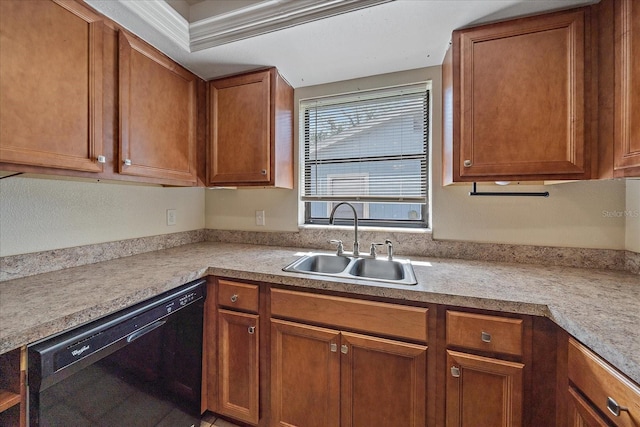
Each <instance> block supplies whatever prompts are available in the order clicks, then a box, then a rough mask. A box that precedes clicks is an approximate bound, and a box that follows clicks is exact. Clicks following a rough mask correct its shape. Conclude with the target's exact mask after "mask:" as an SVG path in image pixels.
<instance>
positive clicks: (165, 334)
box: [28, 280, 206, 427]
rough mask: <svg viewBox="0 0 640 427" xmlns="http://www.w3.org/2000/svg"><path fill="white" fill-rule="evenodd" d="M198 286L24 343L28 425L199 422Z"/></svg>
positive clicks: (200, 286) (187, 426)
mask: <svg viewBox="0 0 640 427" xmlns="http://www.w3.org/2000/svg"><path fill="white" fill-rule="evenodd" d="M204 285H205V281H204V280H200V281H197V282H192V283H189V284H187V285H184V286H182V287H180V288H178V289H175V290H172V291H169V292H166V293H164V294H162V295H159V296H158V297H156V298H153V299H151V300H148V301H146V302H144V303H141V304H138V305H136V306H133V307H131V308H128V309H125V310H123V311H121V312H118V313H115V314H113V315H110V316H108V317H105V318H103V319H100V320H97V321H95V322H92V323H89V324H87V325H84V326H82V327H80V328H77V329H74V330H72V331H69V332H66V333H64V334H62V335H58V336H56V337H53V338H51V339H46V340H44V341H41V342H38V343H35V344H33V345H30V346H29V347H28V359H29V371H28V372H29V379H28V388H29V409H28V410H29V422H30V426H32V427H35V426H51V427H53V426H65V427H68V426H74V427H79V426H105V427H111V426H175V427H181V426H184V427H191V426H199V425H200V415H201V414H200V391H201V375H202V374H201V372H202V362H201V361H202V321H203V309H204V299H205V296H206V295H205V291H206V287H205V286H204Z"/></svg>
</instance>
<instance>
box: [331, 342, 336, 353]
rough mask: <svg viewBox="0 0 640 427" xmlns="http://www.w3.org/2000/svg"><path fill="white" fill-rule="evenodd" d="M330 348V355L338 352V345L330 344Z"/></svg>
mask: <svg viewBox="0 0 640 427" xmlns="http://www.w3.org/2000/svg"><path fill="white" fill-rule="evenodd" d="M330 348H331V353H337V352H338V344H336V343H334V342H332V343H331V346H330Z"/></svg>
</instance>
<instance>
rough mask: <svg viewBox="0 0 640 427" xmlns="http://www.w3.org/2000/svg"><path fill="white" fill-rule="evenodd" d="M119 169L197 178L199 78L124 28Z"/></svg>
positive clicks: (190, 181)
mask: <svg viewBox="0 0 640 427" xmlns="http://www.w3.org/2000/svg"><path fill="white" fill-rule="evenodd" d="M119 72H120V78H119V87H120V150H119V153H120V161H119V173H121V174H125V175H134V176H139V177H148V178H160V179H165V180H169V181H170V183H172V184H176V185H195V184H196V181H197V161H196V152H197V90H198V85H197V79H198V78H197V77H196V76H195V75H194V74H192V73H190V72H189V71H187V70H185V69H184V68H182V67H180V66H179V65H177V64H176V63H175V62H173V61H171V60H169V59H168V58H166V57H165V56H164V55H162V54H161V53H159V52H158V51H156V50H155V49H154V48H152V47H151V46H149V45H148V44H146V43H145V42H143V41H140V40H139V39H137V38H135V37H133V36H131V35H129V34H127V33H125V32H124V31H122V30H121V31H120V36H119Z"/></svg>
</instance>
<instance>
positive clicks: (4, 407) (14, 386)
mask: <svg viewBox="0 0 640 427" xmlns="http://www.w3.org/2000/svg"><path fill="white" fill-rule="evenodd" d="M26 376H27V348H26V347H21V348H17V349H15V350H11V351H9V352H7V353H4V354H0V426H3V427H4V426H7V427H18V426H20V427H22V426H26V425H27V424H26V415H27V411H26V403H27V401H26Z"/></svg>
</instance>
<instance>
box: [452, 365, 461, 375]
mask: <svg viewBox="0 0 640 427" xmlns="http://www.w3.org/2000/svg"><path fill="white" fill-rule="evenodd" d="M451 376H452V377H454V378H459V377H460V368H458V367H457V366H452V367H451Z"/></svg>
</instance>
